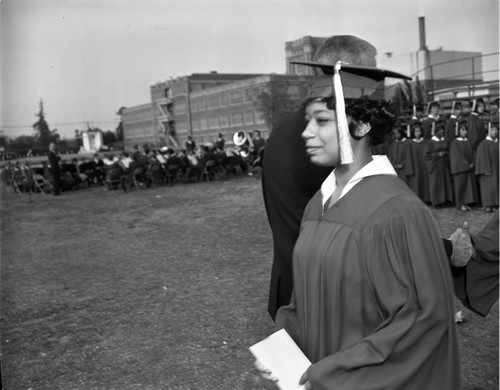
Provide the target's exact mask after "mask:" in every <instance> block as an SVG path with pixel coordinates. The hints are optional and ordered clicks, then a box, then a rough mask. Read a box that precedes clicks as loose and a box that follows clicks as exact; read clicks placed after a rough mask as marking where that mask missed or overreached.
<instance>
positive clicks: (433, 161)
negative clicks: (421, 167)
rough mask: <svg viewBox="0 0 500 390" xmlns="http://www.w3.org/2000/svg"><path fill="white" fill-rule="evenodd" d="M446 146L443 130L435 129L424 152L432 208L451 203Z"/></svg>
mask: <svg viewBox="0 0 500 390" xmlns="http://www.w3.org/2000/svg"><path fill="white" fill-rule="evenodd" d="M448 157H449V156H448V144H447V143H446V140H445V138H444V129H443V128H442V127H439V126H438V127H437V128H436V135H434V136H433V137H432V138H431V140H430V141H429V143H428V144H427V148H426V150H425V165H426V167H427V174H428V175H429V196H430V200H431V204H432V206H433V207H436V206H439V205H443V204H445V203H447V202H453V189H452V186H451V176H450V168H449V160H448Z"/></svg>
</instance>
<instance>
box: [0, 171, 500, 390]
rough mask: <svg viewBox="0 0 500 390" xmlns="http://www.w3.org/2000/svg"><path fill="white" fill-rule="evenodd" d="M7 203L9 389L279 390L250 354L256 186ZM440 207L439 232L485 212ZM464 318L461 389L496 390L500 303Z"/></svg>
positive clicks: (265, 233) (259, 251)
mask: <svg viewBox="0 0 500 390" xmlns="http://www.w3.org/2000/svg"><path fill="white" fill-rule="evenodd" d="M2 195H3V196H2V200H1V205H0V207H1V209H0V212H1V242H2V246H1V322H0V325H1V363H2V367H1V368H2V382H3V388H4V389H6V390H18V389H22V390H28V389H32V390H35V389H36V390H38V389H50V390H54V389H63V390H70V389H78V390H80V389H82V390H86V389H103V390H104V389H120V390H128V389H146V390H148V389H151V390H153V389H154V390H157V389H158V390H159V389H231V390H232V389H263V388H264V389H273V388H274V385H272V384H269V383H264V382H263V381H261V380H260V378H259V377H258V375H257V373H256V372H255V371H254V369H253V359H252V357H251V355H250V354H249V352H248V350H247V348H248V346H250V345H251V344H253V343H254V342H256V341H258V340H260V339H262V338H263V337H265V336H267V335H268V334H269V333H270V332H271V331H272V329H273V324H272V322H271V320H270V318H269V316H268V315H267V311H266V304H267V293H268V282H269V275H270V268H271V260H272V240H271V234H270V229H269V226H268V223H267V219H266V215H265V211H264V207H263V202H262V194H261V188H260V182H259V181H258V180H255V179H254V178H251V177H239V178H234V179H232V180H230V181H218V182H210V183H197V184H185V185H177V186H173V187H160V188H156V189H148V190H138V191H132V192H128V193H126V194H125V193H123V192H121V191H114V192H109V191H107V190H105V189H104V187H99V188H91V189H87V190H81V191H77V192H71V193H63V195H62V196H61V197H59V198H56V197H53V196H49V195H41V194H37V195H35V196H34V202H33V203H28V199H27V197H24V196H17V195H12V194H7V193H5V191H4V192H3V193H2ZM433 212H434V214H435V216H436V218H437V220H438V223H439V225H440V228H441V229H442V233H443V235H444V236H447V235H449V234H451V232H453V231H454V230H455V228H456V227H457V226H458V225H459V224H460V222H461V221H462V219H463V218H464V216H465V215H466V216H467V219H468V220H469V222H470V224H471V231H472V232H475V231H477V230H478V229H479V228H480V227H481V226H483V225H484V223H485V222H486V221H487V220H488V218H489V217H490V215H489V214H484V213H482V212H481V211H472V212H470V213H467V214H463V213H460V212H459V211H457V210H454V209H451V208H449V209H440V210H433ZM465 315H466V317H467V322H465V323H463V324H461V325H459V326H458V332H459V337H460V344H461V350H462V363H463V373H462V376H463V382H464V388H465V389H469V390H472V389H498V303H497V304H496V305H495V307H494V309H493V311H492V312H491V314H490V315H489V317H487V318H486V319H483V318H481V317H479V316H477V315H475V314H473V313H471V312H469V311H467V310H465Z"/></svg>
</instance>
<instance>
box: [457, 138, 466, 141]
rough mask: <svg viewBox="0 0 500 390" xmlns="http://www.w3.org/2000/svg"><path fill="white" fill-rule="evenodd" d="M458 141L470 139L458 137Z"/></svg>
mask: <svg viewBox="0 0 500 390" xmlns="http://www.w3.org/2000/svg"><path fill="white" fill-rule="evenodd" d="M455 139H456V140H457V141H468V140H467V138H464V137H457V138H455Z"/></svg>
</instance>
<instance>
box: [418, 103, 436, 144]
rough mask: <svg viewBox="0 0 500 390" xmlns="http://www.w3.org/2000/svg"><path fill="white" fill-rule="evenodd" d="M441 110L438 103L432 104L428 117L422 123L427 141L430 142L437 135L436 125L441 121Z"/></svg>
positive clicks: (428, 109)
mask: <svg viewBox="0 0 500 390" xmlns="http://www.w3.org/2000/svg"><path fill="white" fill-rule="evenodd" d="M439 110H441V105H440V104H439V103H438V102H431V103H430V104H429V107H428V108H427V117H425V118H424V120H423V121H422V130H423V131H424V138H425V139H429V140H430V139H431V138H432V137H433V136H434V135H436V125H437V122H438V121H440V120H441V115H440V114H439Z"/></svg>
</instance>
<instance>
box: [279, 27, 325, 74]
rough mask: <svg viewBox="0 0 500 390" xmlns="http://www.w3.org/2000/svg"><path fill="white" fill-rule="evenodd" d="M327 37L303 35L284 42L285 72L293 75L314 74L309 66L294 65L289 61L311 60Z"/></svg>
mask: <svg viewBox="0 0 500 390" xmlns="http://www.w3.org/2000/svg"><path fill="white" fill-rule="evenodd" d="M326 39H327V38H322V37H310V36H305V37H303V38H300V39H297V40H295V41H290V42H285V52H286V73H287V74H293V75H310V76H313V75H314V69H313V68H311V67H309V66H303V65H294V64H291V63H290V62H291V61H313V57H314V53H315V52H316V50H317V48H318V46H320V45H321V44H322V43H323V42H324V41H326Z"/></svg>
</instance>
